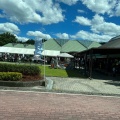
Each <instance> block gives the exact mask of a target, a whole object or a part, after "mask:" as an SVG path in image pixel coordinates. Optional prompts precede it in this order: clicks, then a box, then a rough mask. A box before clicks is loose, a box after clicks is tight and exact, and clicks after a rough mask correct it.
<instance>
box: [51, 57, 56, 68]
mask: <svg viewBox="0 0 120 120" xmlns="http://www.w3.org/2000/svg"><path fill="white" fill-rule="evenodd" d="M54 63H55V60H54V58H52V60H51V68H54Z"/></svg>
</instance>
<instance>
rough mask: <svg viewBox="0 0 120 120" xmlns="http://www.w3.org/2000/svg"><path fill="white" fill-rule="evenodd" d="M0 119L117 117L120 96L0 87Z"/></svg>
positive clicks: (91, 119)
mask: <svg viewBox="0 0 120 120" xmlns="http://www.w3.org/2000/svg"><path fill="white" fill-rule="evenodd" d="M0 120H120V98H117V97H98V96H84V95H66V94H52V93H40V92H39V93H35V92H16V91H0Z"/></svg>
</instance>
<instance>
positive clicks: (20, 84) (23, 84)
mask: <svg viewBox="0 0 120 120" xmlns="http://www.w3.org/2000/svg"><path fill="white" fill-rule="evenodd" d="M0 86H8V87H33V86H45V81H44V80H39V81H34V80H33V81H28V82H27V81H26V82H23V81H0Z"/></svg>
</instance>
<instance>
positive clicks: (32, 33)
mask: <svg viewBox="0 0 120 120" xmlns="http://www.w3.org/2000/svg"><path fill="white" fill-rule="evenodd" d="M27 35H28V36H34V37H35V38H42V39H50V38H51V36H50V35H48V34H44V33H42V32H40V31H28V32H27Z"/></svg>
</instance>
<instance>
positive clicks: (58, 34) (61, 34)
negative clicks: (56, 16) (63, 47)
mask: <svg viewBox="0 0 120 120" xmlns="http://www.w3.org/2000/svg"><path fill="white" fill-rule="evenodd" d="M56 36H57V37H58V38H60V39H69V35H68V34H67V33H57V34H56Z"/></svg>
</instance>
